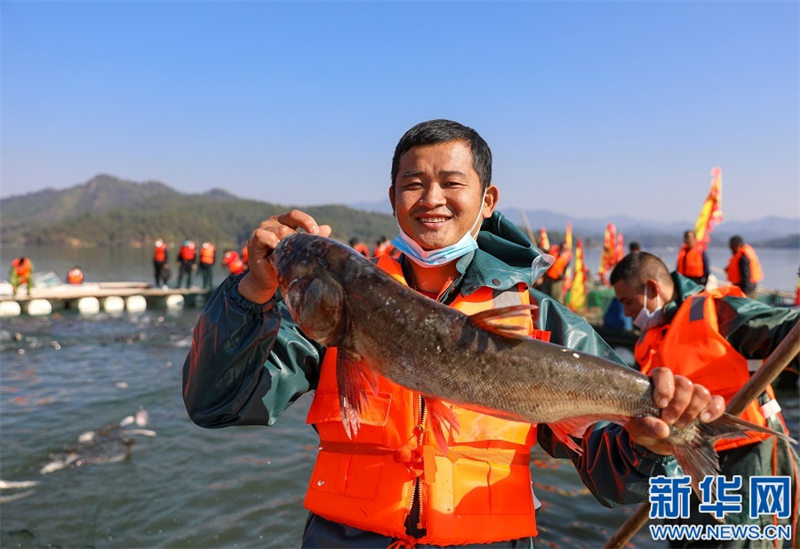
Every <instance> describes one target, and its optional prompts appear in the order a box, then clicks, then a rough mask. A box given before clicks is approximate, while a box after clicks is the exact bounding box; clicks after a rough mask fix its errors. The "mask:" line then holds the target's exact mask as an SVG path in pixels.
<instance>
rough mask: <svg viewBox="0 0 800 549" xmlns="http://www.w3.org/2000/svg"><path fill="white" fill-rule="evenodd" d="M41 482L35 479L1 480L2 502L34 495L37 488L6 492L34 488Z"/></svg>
mask: <svg viewBox="0 0 800 549" xmlns="http://www.w3.org/2000/svg"><path fill="white" fill-rule="evenodd" d="M38 484H39V483H38V482H36V481H35V480H17V481H14V480H0V503H10V502H12V501H16V500H18V499H22V498H26V497H28V496H30V495H33V494H34V493H35V492H36V490H27V491H25V492H15V493H13V494H6V493H5V491H6V490H19V489H21V488H33V487H34V486H36V485H38Z"/></svg>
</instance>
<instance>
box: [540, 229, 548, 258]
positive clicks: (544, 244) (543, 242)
mask: <svg viewBox="0 0 800 549" xmlns="http://www.w3.org/2000/svg"><path fill="white" fill-rule="evenodd" d="M539 248H540V249H541V250H542V251H544V252H545V253H547V252H548V250H549V249H550V239H549V238H547V230H545V228H544V227H542V228H541V229H539Z"/></svg>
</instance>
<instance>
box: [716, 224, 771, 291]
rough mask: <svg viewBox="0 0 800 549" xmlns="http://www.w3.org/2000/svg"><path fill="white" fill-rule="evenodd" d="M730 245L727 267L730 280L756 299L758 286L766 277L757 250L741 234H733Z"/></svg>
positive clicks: (726, 270)
mask: <svg viewBox="0 0 800 549" xmlns="http://www.w3.org/2000/svg"><path fill="white" fill-rule="evenodd" d="M728 246H730V249H731V259H730V261H728V266H727V267H726V268H725V273H726V274H727V275H728V280H729V281H730V282H731V284H735V285H736V286H738V287H739V288H741V290H742V291H743V292H744V293H745V294H747V297H749V298H751V299H755V297H756V287H757V286H758V283H759V282H761V281H762V280H763V279H764V272H763V271H762V270H761V262H760V261H759V260H758V256H757V255H756V252H755V250H754V249H753V248H752V246H750V244H745V242H744V240H743V239H742V237H741V236H739V235H735V236H732V237H731V239H730V240H729V241H728Z"/></svg>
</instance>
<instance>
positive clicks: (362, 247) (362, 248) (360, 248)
mask: <svg viewBox="0 0 800 549" xmlns="http://www.w3.org/2000/svg"><path fill="white" fill-rule="evenodd" d="M353 249H354V250H355V251H357V252H358V253H360V254H361V255H363V256H364V257H369V248H368V247H367V245H366V244H364V243H363V242H358V243H357V244H356V245H355V246H353Z"/></svg>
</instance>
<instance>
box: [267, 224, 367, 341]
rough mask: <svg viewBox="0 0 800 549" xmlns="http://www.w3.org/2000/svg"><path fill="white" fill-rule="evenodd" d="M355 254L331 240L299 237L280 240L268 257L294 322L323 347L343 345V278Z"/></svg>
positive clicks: (310, 236) (344, 310)
mask: <svg viewBox="0 0 800 549" xmlns="http://www.w3.org/2000/svg"><path fill="white" fill-rule="evenodd" d="M353 254H355V252H352V253H351V252H350V251H349V250H348V249H347V248H346V247H345V246H342V245H341V244H338V243H337V242H335V241H333V240H331V239H328V238H323V237H320V236H314V235H310V234H305V233H297V234H293V235H290V236H287V237H285V238H283V239H281V241H280V242H279V243H278V246H277V247H276V248H275V249H274V250H273V251H272V253H271V254H270V256H269V261H270V263H271V264H272V266H273V267H274V268H275V272H276V273H277V276H278V285H279V287H280V290H281V293H282V294H283V299H284V302H285V303H286V307H287V309H289V313H290V314H291V315H292V318H293V319H294V321H295V322H296V323H297V325H298V326H300V328H301V329H302V330H303V332H305V333H306V335H308V336H309V337H310V338H311V339H313V340H315V341H317V342H319V343H322V344H323V345H327V346H334V345H340V344H342V343H343V339H344V337H345V335H346V324H347V311H346V309H345V292H344V287H343V284H342V277H343V276H344V273H345V267H346V262H347V261H348V260H349V259H351V256H352V255H353Z"/></svg>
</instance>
